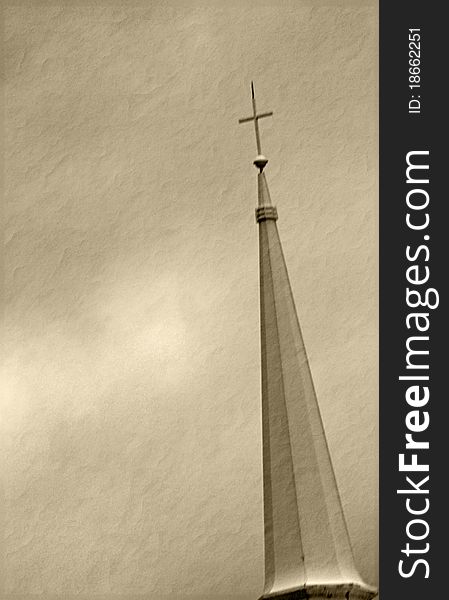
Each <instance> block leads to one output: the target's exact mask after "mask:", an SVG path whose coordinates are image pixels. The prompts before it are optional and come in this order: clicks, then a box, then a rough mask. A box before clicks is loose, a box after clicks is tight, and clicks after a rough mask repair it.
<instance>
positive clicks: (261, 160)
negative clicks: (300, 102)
mask: <svg viewBox="0 0 449 600" xmlns="http://www.w3.org/2000/svg"><path fill="white" fill-rule="evenodd" d="M251 100H252V103H253V115H252V117H245V118H244V119H239V123H248V122H249V121H254V131H255V133H256V146H257V156H256V158H255V160H254V164H255V165H256V167H257V168H258V169H259V171H260V172H262V171H263V169H264V167H265V165H266V164H267V162H268V159H267V158H266V157H265V156H264V155H263V154H262V149H261V145H260V132H259V119H263V118H264V117H271V116H272V115H273V112H272V111H270V112H264V113H257V109H256V97H255V94H254V83H253V82H252V81H251Z"/></svg>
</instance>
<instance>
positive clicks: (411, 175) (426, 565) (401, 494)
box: [379, 0, 449, 600]
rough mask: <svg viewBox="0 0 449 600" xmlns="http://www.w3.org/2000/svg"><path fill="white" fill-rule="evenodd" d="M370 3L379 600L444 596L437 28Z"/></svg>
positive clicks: (448, 436) (393, 5)
mask: <svg viewBox="0 0 449 600" xmlns="http://www.w3.org/2000/svg"><path fill="white" fill-rule="evenodd" d="M446 8H447V7H446V6H445V3H443V2H431V1H429V2H423V1H422V2H416V1H414V0H409V1H402V0H401V1H391V0H381V1H380V165H379V166H380V594H379V595H380V599H381V600H402V599H404V600H405V599H406V600H415V599H416V600H418V599H419V600H422V599H423V598H446V597H449V592H448V591H447V585H446V584H445V581H444V580H445V579H446V577H445V575H446V571H447V572H448V573H449V567H448V566H446V563H447V558H446V557H447V550H446V548H445V546H446V539H447V535H448V529H449V528H448V522H449V516H448V514H449V494H448V492H447V491H445V487H447V486H445V484H446V481H448V480H449V467H448V464H447V461H448V459H449V451H448V444H449V418H448V417H446V413H447V411H446V410H445V409H446V406H447V405H448V404H449V399H448V392H447V388H448V385H447V384H446V382H445V378H446V377H447V378H448V379H449V353H448V350H447V344H446V338H447V337H448V335H449V327H448V319H447V310H448V306H447V285H446V279H447V277H448V269H447V267H446V263H447V262H448V259H449V252H448V249H447V248H448V245H449V244H448V242H449V217H447V214H448V210H447V205H448V204H449V194H448V191H447V190H446V189H445V185H444V183H443V180H445V179H447V178H448V175H449V168H448V167H447V166H446V165H445V162H446V158H447V151H446V149H445V148H443V139H444V138H446V137H447V135H448V129H449V128H448V124H447V118H446V106H447V104H448V102H447V101H445V100H444V96H445V91H444V90H445V89H446V88H447V86H446V82H445V78H446V73H447V70H448V69H447V67H446V66H445V63H446V60H447V58H446V57H447V52H446V51H445V46H446V44H447V39H448V34H447V21H446V19H445V17H444V16H443V12H446Z"/></svg>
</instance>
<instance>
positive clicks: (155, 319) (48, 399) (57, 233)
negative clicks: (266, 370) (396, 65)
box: [1, 2, 378, 600]
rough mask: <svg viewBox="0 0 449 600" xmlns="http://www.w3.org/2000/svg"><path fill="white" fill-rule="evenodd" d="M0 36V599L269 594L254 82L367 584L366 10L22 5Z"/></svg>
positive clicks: (361, 5) (372, 44)
mask: <svg viewBox="0 0 449 600" xmlns="http://www.w3.org/2000/svg"><path fill="white" fill-rule="evenodd" d="M3 20H4V24H3V26H4V32H3V54H4V60H5V78H6V79H5V81H6V86H5V96H4V103H5V110H4V134H5V142H4V150H5V155H4V169H5V189H4V192H5V194H4V196H5V199H4V216H5V218H4V225H5V233H4V242H5V245H4V248H5V251H4V252H5V253H4V261H5V271H4V275H5V317H4V324H5V327H4V334H3V335H4V349H5V351H4V358H3V366H2V389H3V399H2V431H1V440H2V442H1V444H2V455H3V458H2V478H3V487H4V529H5V531H4V542H3V586H4V597H5V598H8V597H14V598H15V599H16V600H17V599H18V598H20V599H21V600H22V599H23V600H26V599H31V598H36V597H42V598H45V599H47V598H48V599H50V598H55V599H58V600H62V599H63V598H64V600H66V599H70V598H78V597H83V598H110V597H111V595H114V597H115V596H116V595H117V596H118V597H120V595H121V596H123V597H126V598H133V597H137V596H141V597H142V598H143V597H145V598H154V599H157V598H163V597H168V598H184V597H187V595H189V597H191V598H192V599H195V598H200V597H203V598H208V599H213V598H219V597H223V598H238V597H239V596H241V597H242V598H243V597H245V598H256V597H257V595H258V594H259V593H260V592H261V589H262V585H263V522H262V514H263V513H262V482H261V473H262V472H261V437H260V436H261V416H260V357H259V356H260V345H259V316H258V310H259V309H258V264H257V261H258V255H257V228H256V224H255V220H254V207H255V204H256V194H257V192H256V190H257V186H256V172H255V170H254V167H253V166H252V164H251V162H252V159H253V158H254V156H255V144H254V137H253V131H252V129H251V125H241V126H239V125H238V123H237V120H238V118H239V117H243V116H245V115H246V114H250V112H251V104H250V95H249V82H250V80H251V79H254V81H255V85H256V93H257V96H258V107H259V109H260V110H262V111H263V110H274V117H273V119H264V120H263V121H261V123H260V127H261V135H262V140H263V148H264V153H265V154H266V155H267V156H268V157H269V159H270V162H269V164H268V167H267V168H266V175H267V178H268V180H269V183H270V190H271V195H272V199H273V202H274V203H275V204H276V205H277V207H278V211H279V222H278V223H279V231H280V235H281V238H282V241H283V245H284V251H285V255H286V260H287V264H288V267H289V272H290V277H291V283H292V287H293V292H294V294H295V298H296V304H297V309H298V314H299V318H300V321H301V324H302V329H303V333H304V338H305V343H306V346H307V349H308V354H309V358H310V363H311V369H312V373H313V376H314V380H315V386H316V390H317V395H318V400H319V403H320V407H321V410H322V415H323V420H324V424H325V428H326V432H327V436H328V442H329V446H330V451H331V455H332V458H333V462H334V467H335V471H336V476H337V480H338V484H339V488H340V493H341V497H342V502H343V507H344V511H345V514H346V518H347V521H348V527H349V532H350V536H351V541H352V544H353V549H354V554H355V559H356V564H357V567H358V569H359V571H360V573H361V575H362V576H363V578H364V579H365V580H366V581H367V582H368V583H372V584H375V583H376V576H377V571H376V556H377V536H376V527H377V510H378V506H377V446H376V444H377V280H376V277H377V7H376V5H375V4H370V3H366V2H347V3H345V2H333V3H329V4H328V5H325V4H322V3H317V4H316V5H312V4H311V3H307V2H306V3H302V2H295V3H275V2H273V3H258V2H241V3H239V4H234V3H229V4H226V3H223V4H222V5H221V6H220V5H218V4H209V5H207V4H205V3H198V4H196V3H194V2H186V3H184V4H181V3H172V2H148V3H145V4H143V3H141V4H137V3H135V4H134V3H132V2H130V3H122V4H120V3H113V2H111V3H96V4H94V3H92V4H91V5H89V4H87V3H85V4H79V5H78V4H76V3H73V4H67V3H65V4H64V3H58V2H53V3H47V4H44V3H40V2H34V3H22V4H19V3H18V4H10V5H8V4H4V5H3ZM11 594H13V595H14V596H10V595H11Z"/></svg>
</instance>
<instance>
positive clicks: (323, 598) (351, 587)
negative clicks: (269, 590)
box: [259, 583, 377, 600]
mask: <svg viewBox="0 0 449 600" xmlns="http://www.w3.org/2000/svg"><path fill="white" fill-rule="evenodd" d="M376 595H377V590H376V589H375V588H372V587H370V586H367V585H360V584H358V583H337V584H317V585H305V586H302V587H300V588H297V589H295V590H290V591H285V592H275V593H273V594H264V595H263V596H261V597H260V598H259V600H270V599H271V600H329V599H334V600H371V599H372V598H374V596H376Z"/></svg>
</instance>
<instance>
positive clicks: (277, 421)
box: [239, 84, 375, 600]
mask: <svg viewBox="0 0 449 600" xmlns="http://www.w3.org/2000/svg"><path fill="white" fill-rule="evenodd" d="M251 95H252V104H253V115H252V116H251V117H248V118H245V119H240V121H239V122H240V123H244V122H248V121H253V122H254V127H255V133H256V145H257V153H258V155H257V157H256V159H255V160H254V165H255V166H256V168H257V169H258V171H259V173H258V195H259V202H258V207H257V208H256V221H257V223H258V227H259V259H260V328H261V350H262V361H261V368H262V440H263V497H264V525H265V587H264V594H263V598H277V599H278V600H283V599H285V600H287V599H289V600H296V599H298V600H299V599H300V598H314V599H316V600H321V599H324V598H338V599H340V598H341V599H346V600H348V599H350V600H355V599H357V600H369V599H370V598H372V597H373V596H374V595H375V590H373V589H371V588H369V587H368V586H366V585H365V584H364V583H363V582H362V580H361V579H360V576H359V574H358V573H357V570H356V568H355V565H354V559H353V556H352V550H351V544H350V541H349V535H348V531H347V527H346V522H345V518H344V514H343V510H342V506H341V501H340V497H339V493H338V489H337V483H336V480H335V475H334V471H333V468H332V463H331V459H330V455H329V449H328V446H327V442H326V437H325V433H324V428H323V423H322V420H321V415H320V410H319V407H318V403H317V398H316V394H315V389H314V385H313V381H312V375H311V372H310V367H309V361H308V359H307V354H306V350H305V347H304V341H303V338H302V333H301V329H300V326H299V322H298V317H297V314H296V308H295V302H294V299H293V294H292V290H291V287H290V282H289V278H288V273H287V267H286V264H285V260H284V255H283V252H282V246H281V242H280V238H279V234H278V230H277V225H276V221H277V218H278V214H277V210H276V207H275V206H273V205H272V203H271V199H270V193H269V190H268V185H267V181H266V178H265V173H264V169H265V166H266V164H267V162H268V160H267V159H266V158H265V156H263V154H262V150H261V143H260V133H259V123H258V121H259V119H261V118H263V117H266V116H271V115H272V114H273V113H272V112H269V113H257V110H256V101H255V95H254V85H253V84H251Z"/></svg>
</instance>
